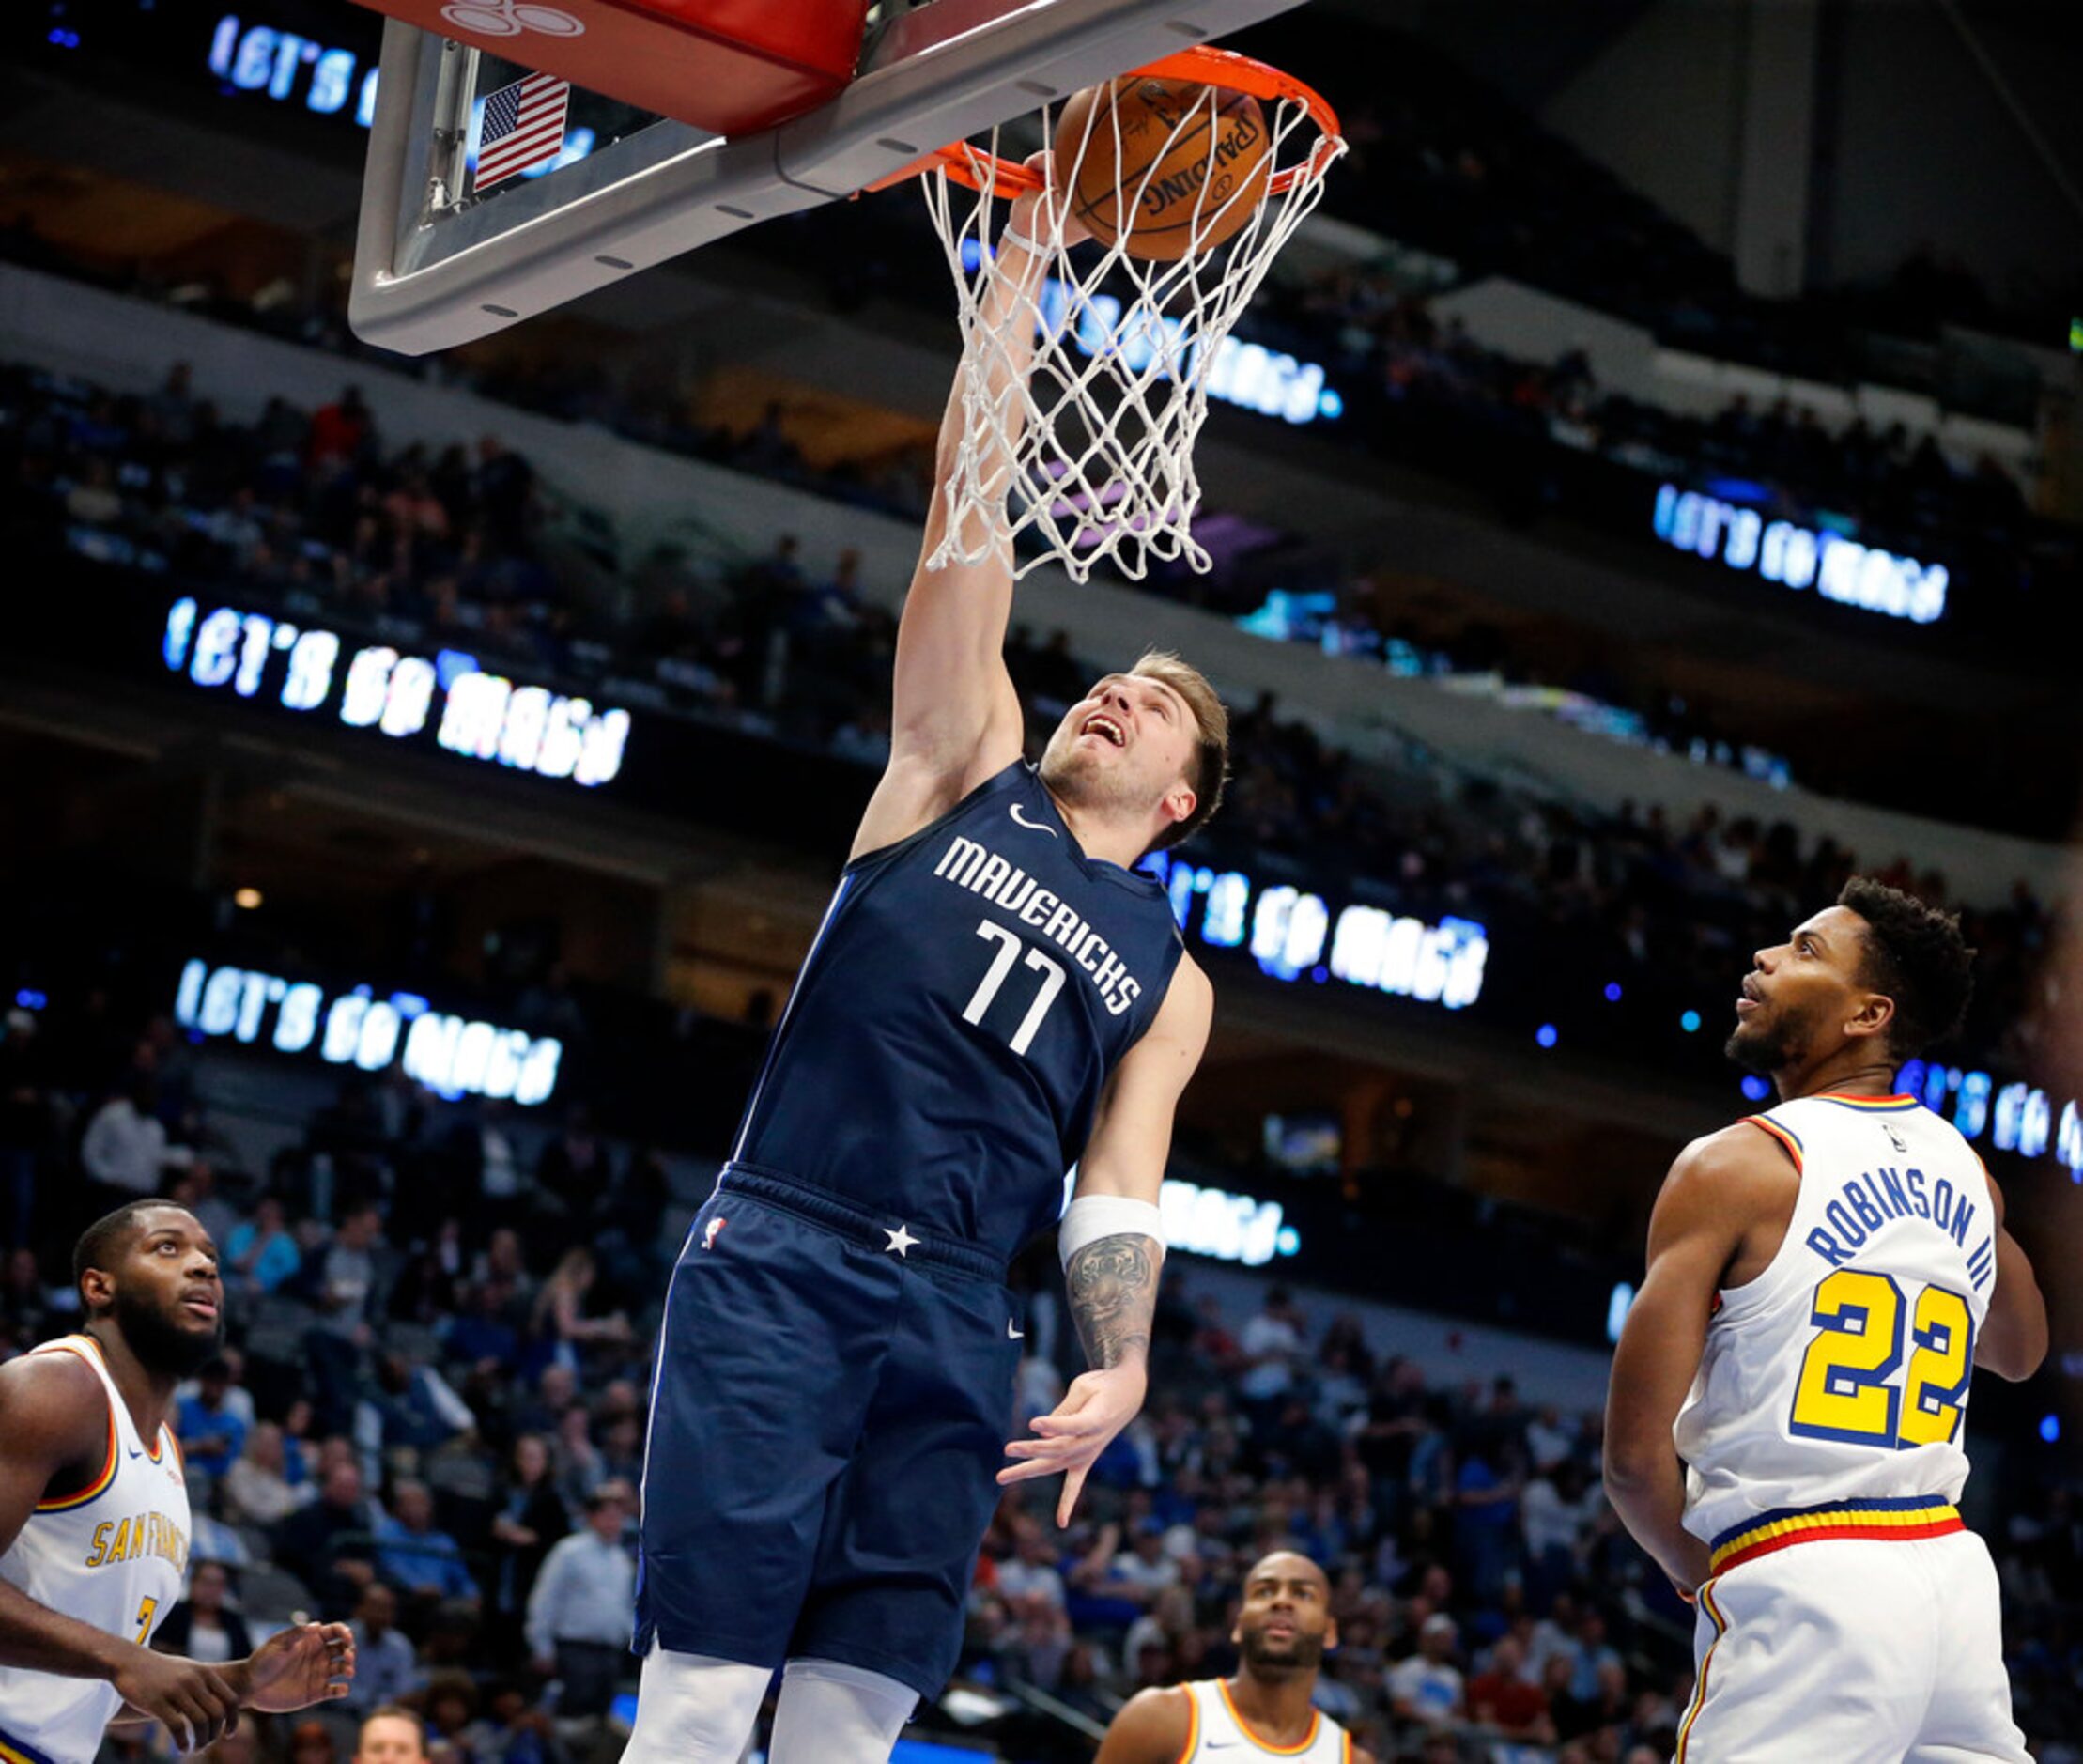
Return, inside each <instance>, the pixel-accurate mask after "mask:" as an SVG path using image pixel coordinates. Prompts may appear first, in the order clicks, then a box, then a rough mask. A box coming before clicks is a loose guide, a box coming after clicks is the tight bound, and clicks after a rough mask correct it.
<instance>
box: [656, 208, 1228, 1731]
mask: <svg viewBox="0 0 2083 1764" xmlns="http://www.w3.org/2000/svg"><path fill="white" fill-rule="evenodd" d="M1032 204H1033V199H1032V198H1029V199H1026V201H1023V202H1021V203H1016V204H1014V205H1013V207H1012V210H1011V224H1010V227H1009V234H1008V237H1007V238H1006V239H1005V240H1001V242H1000V245H999V251H1000V253H1001V263H1002V264H1003V265H1004V266H1005V268H1006V270H1007V271H1008V272H1009V273H1008V275H1007V277H1006V278H1005V280H1006V281H1007V282H1008V283H1009V284H1011V286H1012V288H1014V289H1016V290H1020V291H1021V292H1022V293H1023V295H1024V298H1025V299H1026V301H1028V302H1031V301H1032V300H1033V299H1034V298H1035V295H1036V293H1037V291H1038V290H1037V286H1036V284H1037V283H1038V281H1039V278H1040V277H1041V273H1042V265H1041V260H1040V259H1039V258H1034V257H1031V256H1029V255H1027V254H1026V252H1025V250H1024V248H1023V247H1022V246H1021V245H1020V244H1019V243H1018V242H1017V241H1018V239H1019V238H1021V237H1032V236H1033V235H1034V233H1035V227H1034V224H1033V207H1032ZM1019 310H1020V311H1021V312H1023V313H1025V312H1027V311H1031V307H1024V308H1021V309H1019ZM1013 311H1014V309H1013V307H1012V306H1011V303H1010V300H1009V298H1008V297H1007V294H1006V291H1005V290H1001V294H1000V297H999V301H998V304H997V306H996V307H995V311H994V312H993V313H992V314H991V317H990V318H989V319H988V320H987V322H994V323H995V325H996V326H997V327H998V328H999V329H1000V331H1001V332H1002V333H1003V334H1004V336H1005V339H1006V341H1007V342H1008V343H1009V344H1010V345H1011V348H1012V350H1013V351H1017V350H1019V349H1020V348H1021V347H1022V345H1023V341H1024V340H1025V339H1024V338H1023V334H1022V333H1024V332H1025V327H1026V322H1030V321H1027V320H1025V319H1024V318H1022V317H1012V316H1011V315H1012V313H1013ZM1017 366H1018V364H1008V371H1009V372H1010V371H1013V370H1014V369H1015V368H1017ZM957 384H958V386H959V384H960V380H959V379H958V382H957ZM1006 390H1016V389H1015V388H1010V387H1009V388H1007V389H1006ZM1005 402H1010V403H1011V405H1012V406H1013V407H1014V408H1017V405H1018V401H1017V399H1016V398H1014V399H1011V400H1007V401H1005ZM962 429H963V413H962V408H961V398H960V395H959V393H958V395H956V396H955V397H954V398H953V399H951V400H950V402H949V414H948V418H947V422H946V424H945V426H943V429H942V432H941V467H942V476H943V483H944V484H945V482H946V479H947V476H948V473H949V472H950V471H951V469H952V462H953V460H954V458H955V455H956V450H957V448H958V447H959V446H960V444H961V437H962ZM1008 441H1009V444H1010V437H1009V438H1008ZM946 508H947V498H946V497H945V496H944V495H943V496H939V497H936V498H935V501H934V514H933V517H932V518H931V519H930V520H929V522H928V526H927V532H926V537H925V547H924V554H925V555H928V556H930V555H931V554H932V553H933V549H934V548H935V547H936V545H937V544H938V542H939V538H940V532H941V522H942V521H943V520H944V519H945V518H946ZM999 535H1000V538H1001V541H1002V540H1003V538H1004V530H1003V528H1002V527H1001V528H1000V530H999ZM1011 600H1012V576H1011V549H1010V546H1009V545H1004V546H1002V547H1001V549H1000V550H999V551H998V553H997V554H996V555H995V556H994V557H993V558H992V559H991V560H990V561H989V562H987V563H984V564H980V565H960V564H957V565H949V567H947V568H944V569H940V570H937V571H936V570H928V569H925V568H923V567H921V568H920V569H919V571H918V574H917V575H916V576H915V577H914V578H913V580H912V586H911V591H910V596H909V598H908V599H907V600H906V602H905V605H904V611H903V621H902V624H901V626H900V627H899V631H898V639H897V660H896V683H895V702H894V707H893V715H892V718H891V724H892V734H891V743H890V745H891V752H890V758H889V764H888V768H887V770H886V771H885V772H884V774H883V777H882V781H881V782H880V783H879V784H878V785H877V787H876V789H875V791H874V794H873V796H872V798H871V800H870V802H869V804H868V809H867V812H866V815H865V816H864V818H863V819H862V821H861V824H860V829H859V831H858V833H857V834H856V837H855V840H854V847H853V853H852V858H851V860H850V861H849V862H848V864H847V866H846V868H845V871H844V873H843V874H842V875H841V879H840V884H839V889H838V891H837V893H836V894H835V895H834V896H833V898H832V903H831V905H830V907H829V909H828V910H827V912H826V914H825V922H824V924H823V925H822V926H821V927H820V929H819V931H818V934H817V937H816V940H815V942H814V943H813V944H812V946H811V949H810V955H809V957H808V958H807V959H806V960H805V962H804V965H803V969H802V972H801V973H800V974H799V975H798V976H797V978H796V983H795V991H794V994H793V996H792V997H791V998H790V999H789V1003H788V1006H787V1009H786V1010H785V1012H784V1013H783V1014H782V1017H781V1021H780V1023H779V1026H778V1027H777V1029H775V1032H774V1038H773V1042H772V1044H771V1045H770V1046H769V1048H768V1051H767V1056H766V1062H765V1066H764V1070H763V1071H762V1073H761V1075H760V1077H759V1081H758V1083H757V1086H756V1087H755V1089H754V1091H753V1093H752V1097H751V1101H750V1102H749V1104H748V1106H747V1109H746V1115H745V1120H744V1123H743V1125H742V1127H741V1128H740V1130H739V1134H738V1138H737V1142H736V1145H735V1148H734V1150H733V1154H732V1157H731V1160H730V1162H729V1163H728V1164H727V1165H726V1166H725V1168H724V1170H723V1173H722V1175H721V1177H720V1179H719V1181H718V1183H717V1188H716V1191H715V1193H714V1194H713V1195H712V1196H711V1197H710V1199H709V1200H708V1202H707V1204H706V1205H704V1206H703V1207H702V1211H701V1213H700V1214H699V1215H697V1217H696V1219H695V1222H694V1226H693V1229H692V1230H691V1231H690V1233H689V1235H688V1237H687V1244H686V1246H685V1247H684V1248H683V1249H682V1251H681V1255H680V1260H679V1262H678V1265H677V1267H676V1268H675V1270H674V1273H673V1277H672V1281H671V1288H670V1291H669V1292H668V1296H667V1300H666V1315H665V1322H664V1324H663V1328H662V1331H661V1335H660V1339H659V1345H658V1364H657V1370H656V1379H655V1383H654V1388H653V1398H652V1404H651V1431H650V1438H649V1442H648V1446H647V1449H646V1454H645V1465H644V1487H643V1508H642V1524H641V1539H642V1552H641V1557H640V1561H641V1570H640V1578H639V1582H638V1592H637V1626H636V1648H637V1651H638V1652H639V1653H640V1654H641V1655H642V1656H643V1657H644V1660H643V1682H642V1691H641V1694H640V1700H639V1707H638V1713H637V1720H636V1726H635V1731H634V1732H633V1734H632V1735H631V1738H630V1742H629V1747H628V1750H627V1752H626V1753H625V1757H626V1758H627V1759H631V1760H640V1764H730V1761H733V1760H735V1759H736V1758H737V1757H738V1756H739V1754H740V1752H741V1750H742V1748H743V1747H744V1744H745V1742H746V1739H747V1736H748V1733H749V1732H750V1730H751V1726H752V1723H753V1720H754V1717H755V1715H756V1714H757V1712H758V1710H759V1707H760V1702H761V1699H762V1697H763V1696H764V1693H765V1690H766V1685H767V1680H768V1677H769V1675H770V1673H771V1671H772V1669H773V1668H774V1667H776V1666H780V1665H782V1664H784V1663H785V1664H786V1671H785V1672H784V1674H783V1678H782V1685H781V1694H780V1702H779V1711H778V1714H777V1717H776V1722H775V1728H774V1738H773V1751H772V1754H771V1756H772V1758H773V1760H774V1764H860V1761H861V1760H879V1759H883V1758H887V1756H888V1755H889V1752H890V1748H891V1746H892V1745H893V1744H894V1743H895V1741H896V1738H897V1735H898V1733H899V1732H900V1730H901V1729H902V1727H903V1724H904V1723H905V1721H907V1720H908V1719H909V1718H910V1713H911V1710H912V1708H913V1706H914V1704H915V1703H916V1701H917V1699H918V1697H919V1696H920V1695H932V1694H936V1693H937V1692H938V1690H939V1689H940V1686H941V1685H942V1684H943V1683H944V1682H945V1681H946V1679H947V1677H948V1675H949V1672H950V1671H951V1670H952V1669H953V1666H954V1663H955V1660H956V1657H957V1654H958V1652H959V1649H960V1646H961V1639H962V1628H963V1609H964V1598H965V1596H966V1594H967V1591H968V1587H969V1581H970V1575H971V1571H972V1569H973V1567H974V1564H975V1560H976V1555H977V1550H978V1546H979V1544H980V1542H981V1540H982V1536H983V1532H984V1529H985V1526H986V1525H987V1524H988V1523H989V1521H990V1517H991V1514H992V1511H993V1509H994V1508H995V1505H996V1502H997V1498H998V1484H1000V1483H1007V1482H1014V1481H1020V1480H1024V1479H1026V1478H1034V1477H1045V1476H1053V1475H1057V1474H1058V1473H1061V1474H1062V1475H1063V1477H1064V1484H1063V1489H1062V1493H1061V1497H1060V1500H1059V1503H1058V1519H1059V1523H1061V1522H1067V1520H1068V1517H1069V1514H1070V1511H1071V1509H1072V1503H1073V1502H1074V1501H1075V1500H1076V1498H1077V1495H1078V1492H1079V1489H1080V1487H1081V1485H1082V1483H1083V1481H1084V1478H1085V1474H1086V1471H1087V1469H1088V1467H1089V1466H1090V1464H1091V1463H1092V1462H1093V1461H1094V1459H1096V1458H1097V1457H1098V1455H1099V1454H1100V1452H1101V1451H1102V1449H1103V1447H1105V1445H1106V1443H1107V1442H1108V1441H1109V1440H1110V1439H1112V1438H1113V1436H1114V1435H1115V1434H1116V1433H1117V1432H1118V1431H1119V1430H1120V1429H1121V1428H1122V1427H1123V1426H1125V1425H1126V1424H1127V1423H1128V1421H1129V1420H1130V1419H1132V1418H1133V1417H1134V1415H1135V1413H1136V1411H1137V1410H1138V1409H1139V1408H1140V1406H1141V1404H1142V1400H1143V1395H1144V1385H1145V1370H1144V1361H1145V1353H1146V1349H1147V1347H1148V1343H1149V1336H1150V1313H1151V1308H1152V1304H1153V1301H1154V1297H1155V1291H1156V1283H1157V1271H1158V1264H1159V1262H1160V1261H1161V1259H1162V1255H1163V1249H1162V1239H1161V1236H1160V1225H1159V1216H1158V1210H1157V1205H1156V1201H1157V1199H1158V1191H1159V1186H1160V1183H1161V1179H1162V1177H1163V1173H1164V1167H1165V1156H1166V1153H1167V1149H1168V1146H1169V1142H1170V1137H1171V1127H1172V1115H1173V1109H1174V1106H1175V1105H1176V1103H1177V1101H1178V1098H1179V1095H1180V1091H1181V1090H1182V1089H1183V1088H1184V1086H1185V1084H1186V1081H1187V1079H1188V1077H1189V1076H1190V1075H1192V1073H1193V1071H1194V1068H1195V1066H1196V1063H1197V1062H1198V1060H1199V1059H1200V1055H1201V1049H1202V1046H1203V1044H1205V1042H1206V1040H1207V1036H1208V1028H1209V1019H1210V1014H1211V1004H1212V999H1211V991H1210V987H1209V984H1208V982H1207V980H1206V979H1205V977H1204V976H1203V975H1202V974H1201V973H1200V971H1199V969H1198V968H1196V967H1195V966H1194V964H1193V963H1192V962H1191V961H1189V960H1187V959H1186V957H1185V955H1184V954H1183V952H1182V950H1181V946H1180V939H1179V936H1178V932H1177V928H1176V926H1175V925H1174V922H1173V920H1172V915H1171V910H1170V907H1169V905H1168V904H1167V901H1166V898H1165V893H1164V891H1163V890H1162V889H1160V888H1159V887H1158V886H1157V885H1156V884H1155V883H1154V882H1153V881H1151V880H1150V878H1149V877H1148V876H1146V875H1143V874H1137V873H1136V872H1135V871H1134V869H1133V868H1132V866H1133V865H1134V864H1135V863H1136V862H1137V861H1138V860H1139V859H1141V858H1142V857H1143V856H1144V855H1145V854H1146V853H1147V852H1149V851H1150V850H1151V849H1152V848H1154V847H1158V846H1164V845H1170V844H1173V843H1177V842H1178V841H1179V840H1180V839H1182V838H1184V837H1185V836H1186V835H1187V834H1189V833H1191V832H1192V831H1193V830H1194V829H1196V828H1198V827H1199V826H1200V825H1201V824H1202V823H1203V822H1205V821H1206V820H1207V819H1208V817H1209V816H1210V815H1211V813H1212V812H1214V808H1215V802H1216V798H1217V797H1218V796H1219V795H1220V794H1221V790H1222V783H1223V774H1224V768H1225V756H1226V747H1227V717H1226V715H1225V713H1224V711H1223V707H1222V704H1221V702H1220V701H1219V700H1218V699H1217V698H1216V696H1215V694H1214V692H1213V691H1212V690H1211V689H1210V687H1209V685H1208V683H1207V681H1206V680H1204V679H1203V678H1202V677H1201V676H1200V675H1199V674H1198V673H1196V672H1195V671H1194V670H1193V669H1191V668H1189V667H1187V666H1185V665H1184V664H1183V663H1181V662H1180V661H1178V660H1176V659H1174V658H1169V657H1162V656H1146V657H1145V658H1143V659H1142V660H1140V661H1139V662H1137V663H1136V664H1135V665H1134V667H1133V668H1131V669H1129V670H1128V671H1127V672H1125V673H1115V674H1109V675H1108V676H1107V677H1106V678H1105V679H1103V680H1102V681H1100V682H1099V683H1098V684H1097V685H1096V686H1094V687H1093V688H1092V689H1091V690H1090V691H1089V692H1088V694H1087V695H1086V697H1085V698H1084V699H1083V700H1082V701H1081V702H1080V703H1078V704H1075V705H1074V706H1072V709H1071V711H1070V712H1069V714H1068V715H1067V716H1065V717H1064V719H1063V720H1062V722H1061V724H1060V725H1059V726H1058V727H1057V730H1056V732H1055V734H1054V735H1053V736H1052V737H1051V739H1050V741H1049V744H1048V749H1047V751H1046V752H1045V753H1044V755H1043V757H1042V759H1041V765H1040V766H1039V767H1036V766H1028V765H1027V764H1026V762H1025V761H1024V760H1023V759H1022V757H1021V752H1022V746H1023V740H1024V718H1023V714H1022V710H1021V706H1020V702H1019V699H1018V698H1017V696H1016V695H1015V693H1014V691H1013V688H1012V682H1011V678H1010V677H1009V675H1008V674H1007V673H1006V668H1005V663H1004V660H1003V658H1002V653H1001V652H1002V650H1003V646H1004V642H1005V635H1006V626H1007V622H1008V619H1009V617H1010V614H1011ZM1073 1165H1075V1166H1076V1167H1077V1170H1078V1182H1077V1191H1076V1195H1075V1198H1074V1199H1072V1203H1071V1205H1070V1207H1069V1209H1068V1211H1063V1209H1062V1192H1063V1180H1064V1172H1065V1171H1066V1170H1067V1169H1069V1168H1071V1167H1072V1166H1073ZM1059 1212H1060V1213H1061V1215H1062V1216H1061V1223H1060V1230H1059V1244H1060V1246H1061V1251H1062V1256H1063V1261H1064V1267H1065V1272H1066V1277H1067V1280H1068V1285H1069V1292H1070V1309H1071V1312H1072V1317H1073V1318H1074V1320H1075V1322H1076V1325H1077V1329H1078V1333H1079V1338H1080V1340H1081V1341H1082V1343H1083V1345H1084V1348H1085V1352H1086V1355H1087V1358H1088V1361H1089V1363H1090V1367H1091V1369H1090V1370H1088V1371H1087V1372H1085V1373H1084V1374H1083V1375H1081V1376H1080V1377H1078V1378H1077V1379H1075V1380H1074V1381H1073V1382H1072V1385H1071V1387H1070V1389H1069V1391H1068V1392H1067V1393H1066V1395H1065V1398H1064V1400H1063V1402H1062V1404H1061V1405H1060V1406H1059V1407H1058V1408H1057V1411H1056V1412H1055V1413H1054V1414H1053V1415H1048V1416H1041V1417H1040V1418H1038V1419H1037V1420H1036V1421H1035V1423H1034V1436H1033V1437H1032V1438H1030V1439H1026V1440H1021V1441H1018V1442H1015V1443H1013V1444H1011V1445H1010V1446H1009V1445H1007V1444H1006V1437H1007V1433H1008V1431H1009V1430H1010V1428H1011V1410H1012V1384H1013V1374H1014V1371H1015V1369H1016V1367H1017V1365H1018V1362H1019V1359H1020V1355H1021V1354H1022V1352H1023V1349H1022V1327H1021V1318H1020V1316H1019V1315H1018V1312H1017V1309H1016V1308H1015V1306H1014V1304H1013V1302H1012V1299H1011V1294H1010V1293H1009V1292H1007V1290H1006V1289H1005V1287H1004V1285H1003V1280H1004V1276H1005V1268H1006V1264H1007V1262H1008V1261H1009V1260H1010V1259H1011V1257H1012V1256H1013V1255H1014V1254H1015V1253H1016V1252H1017V1251H1018V1250H1019V1249H1020V1248H1021V1246H1023V1245H1025V1244H1026V1242H1027V1241H1028V1240H1029V1239H1031V1238H1032V1237H1034V1236H1035V1235H1036V1234H1037V1233H1038V1232H1039V1231H1041V1230H1044V1229H1046V1228H1047V1227H1049V1226H1051V1225H1055V1224H1057V1218H1058V1214H1059ZM1008 1456H1010V1457H1011V1459H1012V1460H1013V1462H1011V1463H1010V1464H1004V1459H1005V1458H1006V1457H1008ZM1001 1464H1004V1467H1003V1468H1002V1469H1000V1468H999V1466H1000V1465H1001ZM994 1470H996V1471H997V1476H996V1478H995V1479H994V1475H993V1472H994Z"/></svg>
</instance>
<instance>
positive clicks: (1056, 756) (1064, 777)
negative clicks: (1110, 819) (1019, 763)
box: [1041, 737, 1142, 815]
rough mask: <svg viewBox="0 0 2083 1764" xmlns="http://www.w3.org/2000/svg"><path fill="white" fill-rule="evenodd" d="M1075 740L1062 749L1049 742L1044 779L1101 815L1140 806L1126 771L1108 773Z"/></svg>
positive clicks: (1066, 796)
mask: <svg viewBox="0 0 2083 1764" xmlns="http://www.w3.org/2000/svg"><path fill="white" fill-rule="evenodd" d="M1073 742H1074V737H1073V741H1072V742H1065V743H1064V744H1063V746H1062V747H1061V748H1060V749H1059V748H1057V744H1056V743H1055V742H1053V741H1052V742H1050V743H1049V749H1048V751H1046V752H1044V753H1043V754H1042V755H1041V781H1042V783H1044V784H1045V785H1047V786H1048V788H1049V789H1050V790H1052V791H1053V792H1055V794H1056V795H1057V796H1058V797H1062V798H1064V800H1066V801H1069V802H1074V803H1075V804H1077V806H1078V807H1079V808H1081V809H1086V810H1089V811H1091V812H1095V813H1099V814H1108V815H1111V814H1116V813H1120V812H1126V811H1132V810H1134V809H1137V808H1139V807H1141V806H1142V805H1141V804H1140V803H1139V801H1138V800H1137V797H1138V793H1137V791H1136V789H1135V783H1134V780H1133V779H1132V778H1130V777H1128V776H1127V775H1126V773H1125V771H1116V772H1111V773H1109V772H1107V771H1104V770H1103V769H1102V767H1101V762H1100V761H1099V760H1098V759H1096V758H1094V757H1092V756H1090V755H1088V754H1084V753H1080V752H1079V751H1078V750H1077V749H1076V747H1075V746H1074V745H1073Z"/></svg>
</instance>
